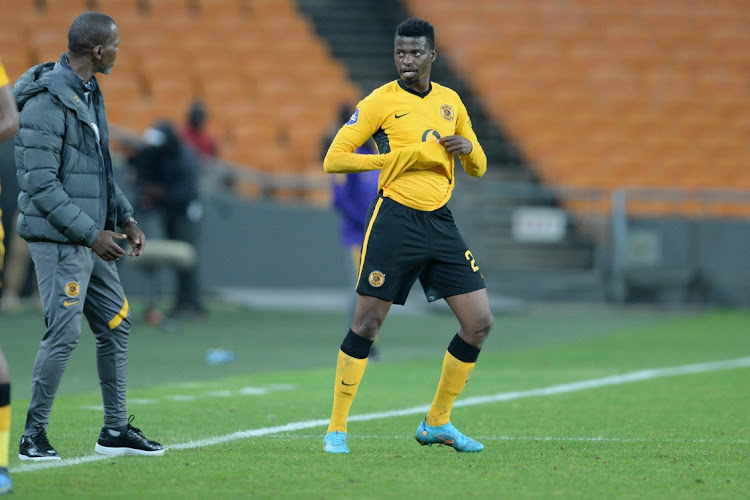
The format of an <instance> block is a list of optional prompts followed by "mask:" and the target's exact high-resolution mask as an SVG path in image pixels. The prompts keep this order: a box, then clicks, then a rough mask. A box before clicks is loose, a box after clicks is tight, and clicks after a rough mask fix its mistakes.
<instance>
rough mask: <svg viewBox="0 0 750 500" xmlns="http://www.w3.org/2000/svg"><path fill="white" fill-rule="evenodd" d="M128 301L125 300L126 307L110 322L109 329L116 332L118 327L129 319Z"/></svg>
mask: <svg viewBox="0 0 750 500" xmlns="http://www.w3.org/2000/svg"><path fill="white" fill-rule="evenodd" d="M128 308H129V307H128V299H125V305H124V306H122V309H120V312H118V313H117V316H115V317H114V318H112V319H111V320H109V329H110V330H114V329H115V328H117V327H118V326H120V323H122V320H124V319H125V318H127V317H128Z"/></svg>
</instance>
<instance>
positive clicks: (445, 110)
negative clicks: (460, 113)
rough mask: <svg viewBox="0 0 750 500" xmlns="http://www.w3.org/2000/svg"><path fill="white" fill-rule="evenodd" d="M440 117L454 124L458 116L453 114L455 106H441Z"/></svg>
mask: <svg viewBox="0 0 750 500" xmlns="http://www.w3.org/2000/svg"><path fill="white" fill-rule="evenodd" d="M440 116H442V117H443V118H445V120H446V121H449V122H452V121H453V119H454V118H455V117H456V114H455V113H454V112H453V106H451V105H450V104H443V105H442V106H440Z"/></svg>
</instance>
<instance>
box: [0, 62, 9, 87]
mask: <svg viewBox="0 0 750 500" xmlns="http://www.w3.org/2000/svg"><path fill="white" fill-rule="evenodd" d="M8 83H10V80H8V73H6V72H5V66H3V61H2V59H0V87H4V86H6V85H8Z"/></svg>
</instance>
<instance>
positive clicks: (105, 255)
mask: <svg viewBox="0 0 750 500" xmlns="http://www.w3.org/2000/svg"><path fill="white" fill-rule="evenodd" d="M125 238H127V236H125V235H124V234H120V233H116V232H114V231H110V230H108V229H103V230H101V231H99V234H97V235H96V239H95V240H94V242H93V243H92V244H91V249H92V250H93V251H94V253H96V255H98V256H99V257H101V258H102V259H103V260H106V261H110V260H119V259H120V257H122V256H123V255H125V250H123V249H122V247H120V245H118V244H117V243H115V240H124V239H125Z"/></svg>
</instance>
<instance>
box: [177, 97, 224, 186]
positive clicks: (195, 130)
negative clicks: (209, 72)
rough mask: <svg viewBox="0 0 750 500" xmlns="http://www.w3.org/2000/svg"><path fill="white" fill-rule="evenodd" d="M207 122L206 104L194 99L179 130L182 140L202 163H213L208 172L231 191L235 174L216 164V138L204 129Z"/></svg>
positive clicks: (217, 154)
mask: <svg viewBox="0 0 750 500" xmlns="http://www.w3.org/2000/svg"><path fill="white" fill-rule="evenodd" d="M207 123H208V109H207V107H206V104H205V103H204V102H203V101H201V100H195V101H193V102H192V103H191V104H190V107H189V108H188V111H187V116H186V120H185V127H184V128H183V129H182V131H181V132H180V136H181V138H182V140H183V141H184V142H185V143H187V144H188V145H190V147H192V148H193V150H195V151H196V152H197V153H198V155H199V156H200V159H201V162H202V163H203V164H204V165H207V164H212V163H213V164H214V165H213V167H214V168H212V169H211V170H210V172H211V173H212V175H213V174H218V175H219V177H218V179H217V181H218V184H219V185H220V186H221V187H223V188H225V189H227V190H229V191H233V190H234V187H235V185H236V184H237V179H236V174H235V173H234V171H233V170H231V169H226V168H220V165H218V164H216V160H217V159H218V157H219V148H218V146H217V144H216V140H215V139H214V138H213V137H212V136H211V134H209V133H208V131H207V130H206V124H207Z"/></svg>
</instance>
